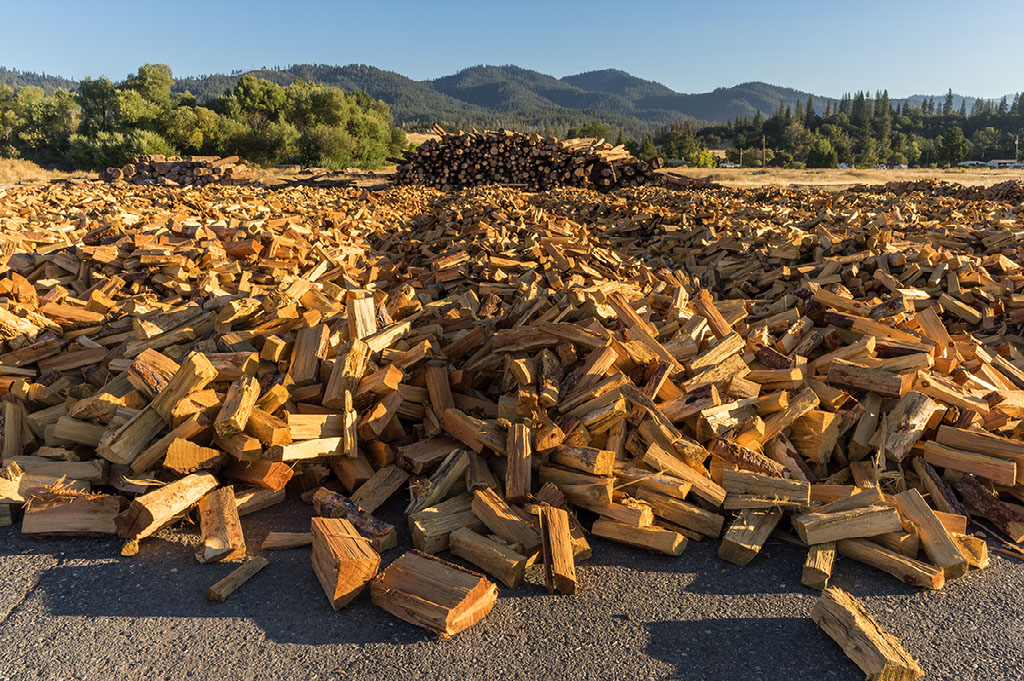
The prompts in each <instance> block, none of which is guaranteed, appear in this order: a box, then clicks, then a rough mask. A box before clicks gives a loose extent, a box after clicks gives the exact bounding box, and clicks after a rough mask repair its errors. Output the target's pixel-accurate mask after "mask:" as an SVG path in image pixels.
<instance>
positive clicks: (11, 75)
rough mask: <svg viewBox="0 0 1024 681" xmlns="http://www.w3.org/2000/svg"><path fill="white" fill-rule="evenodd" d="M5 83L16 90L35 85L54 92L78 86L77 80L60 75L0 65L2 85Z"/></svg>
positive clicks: (73, 88) (0, 81) (0, 85)
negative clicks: (17, 69)
mask: <svg viewBox="0 0 1024 681" xmlns="http://www.w3.org/2000/svg"><path fill="white" fill-rule="evenodd" d="M5 85H6V86H8V87H11V88H14V89H15V90H18V89H20V88H23V87H28V86H35V87H40V88H42V89H43V90H45V91H46V92H53V91H54V90H57V89H60V88H64V89H65V90H75V89H77V88H78V82H77V81H74V80H68V79H67V78H61V77H60V76H50V75H47V74H45V73H32V72H30V71H16V70H14V69H8V68H6V67H3V66H0V87H3V86H5Z"/></svg>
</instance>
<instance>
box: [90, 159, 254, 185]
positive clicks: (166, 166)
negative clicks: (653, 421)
mask: <svg viewBox="0 0 1024 681" xmlns="http://www.w3.org/2000/svg"><path fill="white" fill-rule="evenodd" d="M246 170H247V168H246V166H245V164H244V163H239V161H238V157H237V156H226V157H224V158H221V157H220V156H184V157H182V156H162V155H157V154H151V155H147V156H137V157H135V158H133V159H132V160H131V161H129V162H128V163H126V164H125V165H124V166H122V167H120V168H107V169H106V170H104V171H103V172H102V173H100V179H101V180H103V181H105V182H117V181H123V182H127V183H128V184H139V185H157V186H163V187H180V186H194V187H202V186H205V185H208V184H221V185H241V184H247V183H249V182H250V180H249V178H247V177H246Z"/></svg>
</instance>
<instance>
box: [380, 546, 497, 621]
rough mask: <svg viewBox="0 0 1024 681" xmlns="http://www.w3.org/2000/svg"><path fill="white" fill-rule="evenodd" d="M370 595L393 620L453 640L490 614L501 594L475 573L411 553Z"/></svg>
mask: <svg viewBox="0 0 1024 681" xmlns="http://www.w3.org/2000/svg"><path fill="white" fill-rule="evenodd" d="M370 594H371V597H372V599H373V603H374V605H377V606H378V607H380V608H383V609H384V610H387V611H388V612H390V613H391V614H392V615H394V616H396V617H398V618H400V619H403V620H405V621H406V622H409V623H411V624H415V625H416V626H419V627H423V628H424V629H428V630H430V631H434V632H436V633H438V634H441V635H443V636H452V635H454V634H457V633H459V632H460V631H463V630H465V629H468V628H469V627H471V626H473V625H474V624H476V623H477V622H479V621H480V620H481V619H483V617H484V616H485V615H487V613H489V612H490V611H491V608H492V607H494V603H495V601H496V600H497V598H498V588H497V587H496V586H495V585H494V584H493V583H491V582H490V581H488V580H487V579H486V578H485V577H484V576H483V575H480V574H478V573H476V572H472V571H470V570H466V569H465V568H461V567H458V566H457V565H453V564H451V563H448V562H445V561H443V560H441V559H439V558H435V557H433V556H428V555H426V554H423V553H420V552H419V551H409V552H408V553H406V554H403V555H402V556H401V557H399V558H398V560H396V561H395V562H393V563H391V565H389V566H388V567H387V569H385V570H384V572H382V573H381V574H380V575H378V576H377V577H376V578H375V579H374V580H373V582H372V583H371V584H370Z"/></svg>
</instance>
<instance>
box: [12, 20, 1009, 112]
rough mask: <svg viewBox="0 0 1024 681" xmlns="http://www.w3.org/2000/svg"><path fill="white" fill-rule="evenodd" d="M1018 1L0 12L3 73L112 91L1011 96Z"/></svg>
mask: <svg viewBox="0 0 1024 681" xmlns="http://www.w3.org/2000/svg"><path fill="white" fill-rule="evenodd" d="M1022 26H1024V1H1022V0H1017V1H1016V2H1013V1H1006V0H998V1H990V2H986V1H985V0H976V1H975V2H963V1H961V2H948V1H947V0H932V1H931V2H923V1H920V0H913V1H905V2H900V1H899V0H889V1H888V2H878V1H876V0H854V1H847V2H841V3H840V2H830V1H829V0H818V1H817V2H809V1H803V0H799V1H792V2H771V1H770V0H755V1H748V0H733V1H732V2H715V0H704V1H702V2H691V1H689V0H675V1H674V2H660V1H654V2H636V1H634V2H628V1H626V2H623V1H622V0H619V1H618V2H608V1H606V0H591V1H589V2H557V1H555V0H549V1H547V2H538V1H535V0H520V1H518V2H507V3H505V2H502V3H497V2H487V1H486V0H480V1H479V2H464V1H462V0H459V1H446V0H433V1H432V2H406V1H405V0H385V1H383V2H373V1H372V0H369V1H367V0H364V1H362V2H347V1H346V2H342V1H338V2H308V1H304V0H288V1H285V2H280V1H277V2H268V1H265V0H248V1H247V2H219V1H217V0H207V1H206V2H193V1H192V0H170V1H169V2H150V1H149V0H141V1H140V0H133V1H132V2H121V1H120V0H113V1H104V0H100V2H89V3H86V2H81V1H78V2H69V1H65V0H54V1H50V2H40V1H38V0H36V1H35V2H26V1H25V0H0V65H3V66H7V67H11V68H17V69H21V70H28V71H45V72H46V73H53V74H60V75H64V76H67V77H72V78H81V77H84V76H87V75H91V76H98V75H106V76H109V77H110V78H112V79H114V80H119V79H121V78H123V77H124V76H125V75H127V74H128V73H129V72H131V71H134V70H135V69H136V68H137V67H138V65H139V64H142V63H145V62H160V63H166V64H170V65H171V67H172V68H173V70H174V72H175V73H176V74H179V75H196V74H202V73H211V72H226V71H230V70H232V69H249V68H258V67H262V66H277V65H279V66H286V65H288V64H292V63H304V62H312V63H326V64H349V63H363V64H372V65H374V66H378V67H380V68H384V69H388V70H392V71H397V72H399V73H402V74H404V75H407V76H409V77H412V78H416V79H426V78H435V77H438V76H443V75H448V74H451V73H454V72H455V71H458V70H459V69H461V68H464V67H467V66H473V65H475V64H510V63H511V64H517V65H519V66H523V67H525V68H532V69H536V70H538V71H542V72H544V73H549V74H552V75H555V76H565V75H570V74H574V73H579V72H582V71H590V70H595V69H602V68H619V69H622V70H625V71H628V72H630V73H632V74H634V75H636V76H640V77H642V78H648V79H652V80H657V81H660V82H662V83H664V84H665V85H668V86H669V87H671V88H673V89H675V90H678V91H681V92H704V91H707V90H711V89H714V88H715V87H719V86H729V85H735V84H737V83H741V82H745V81H751V80H763V81H767V82H770V83H774V84H777V85H785V86H789V87H795V88H798V89H801V90H807V91H810V92H814V93H815V94H821V95H826V96H831V97H835V96H839V95H841V94H842V93H843V92H847V91H855V90H859V89H865V90H871V91H874V90H876V89H883V88H884V89H888V90H889V93H890V95H891V96H893V97H902V96H907V95H911V94H915V93H927V94H938V93H942V92H945V91H946V89H947V88H950V87H952V88H953V90H954V91H956V92H958V93H962V94H966V95H974V96H983V97H996V96H1000V95H1003V94H1006V93H1011V92H1016V91H1018V90H1024V60H1022V51H1024V50H1022V47H1021V39H1020V35H1021V34H1020V31H1021V27H1022Z"/></svg>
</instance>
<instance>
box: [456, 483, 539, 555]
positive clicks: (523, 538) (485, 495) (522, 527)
mask: <svg viewBox="0 0 1024 681" xmlns="http://www.w3.org/2000/svg"><path fill="white" fill-rule="evenodd" d="M473 513H475V514H476V516H477V517H478V518H480V520H481V521H482V522H483V523H484V525H486V526H487V527H488V528H489V529H490V530H491V532H494V533H495V534H496V535H498V536H499V537H504V538H505V539H507V540H509V541H511V542H516V543H518V544H520V545H522V547H523V551H524V555H526V556H528V557H529V556H532V555H534V554H535V553H537V551H539V550H540V547H541V538H540V534H539V533H538V532H537V530H536V529H535V528H534V527H533V526H532V525H531V523H530V522H529V521H528V520H527V518H526V516H525V514H523V513H522V512H518V513H517V512H516V511H515V510H513V509H512V507H511V506H509V505H508V504H507V503H505V501H504V500H503V499H502V498H501V497H499V496H498V495H497V494H495V493H494V490H491V489H482V490H477V491H475V492H474V493H473Z"/></svg>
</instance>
